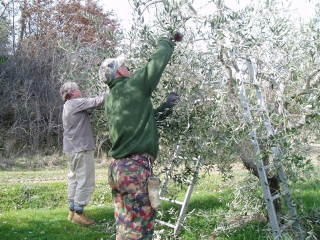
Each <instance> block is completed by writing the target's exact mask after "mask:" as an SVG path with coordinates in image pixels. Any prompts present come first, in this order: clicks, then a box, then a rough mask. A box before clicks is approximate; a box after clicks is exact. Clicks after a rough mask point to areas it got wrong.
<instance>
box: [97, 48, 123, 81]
mask: <svg viewBox="0 0 320 240" xmlns="http://www.w3.org/2000/svg"><path fill="white" fill-rule="evenodd" d="M124 61H125V56H124V55H123V54H121V55H120V56H118V57H116V58H107V59H105V60H103V62H102V63H101V65H100V68H99V78H100V80H101V81H103V82H105V83H108V82H110V81H111V80H112V79H114V78H115V74H116V72H117V71H118V69H119V67H121V66H122V64H123V63H124Z"/></svg>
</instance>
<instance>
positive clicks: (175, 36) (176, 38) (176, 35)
mask: <svg viewBox="0 0 320 240" xmlns="http://www.w3.org/2000/svg"><path fill="white" fill-rule="evenodd" d="M182 38H183V35H182V34H181V33H179V32H176V33H174V34H173V36H172V38H171V41H173V42H181V41H182Z"/></svg>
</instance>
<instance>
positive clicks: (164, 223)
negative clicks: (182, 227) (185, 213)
mask: <svg viewBox="0 0 320 240" xmlns="http://www.w3.org/2000/svg"><path fill="white" fill-rule="evenodd" d="M156 222H157V223H159V224H162V225H165V226H168V227H171V228H173V229H174V228H176V226H175V225H173V224H171V223H167V222H164V221H161V220H158V219H156Z"/></svg>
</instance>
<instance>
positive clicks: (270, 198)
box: [233, 58, 305, 240]
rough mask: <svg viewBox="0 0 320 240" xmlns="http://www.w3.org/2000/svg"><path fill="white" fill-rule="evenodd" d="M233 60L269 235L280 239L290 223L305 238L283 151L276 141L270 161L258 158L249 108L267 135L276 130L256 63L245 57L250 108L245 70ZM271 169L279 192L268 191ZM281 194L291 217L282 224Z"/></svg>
mask: <svg viewBox="0 0 320 240" xmlns="http://www.w3.org/2000/svg"><path fill="white" fill-rule="evenodd" d="M233 64H234V66H235V70H236V79H237V82H238V90H239V97H240V103H241V106H242V108H243V114H244V119H245V121H246V123H247V124H248V125H249V126H253V127H252V128H251V131H250V141H251V143H252V145H253V149H254V154H255V156H256V157H257V159H258V160H257V162H256V166H257V170H258V175H259V179H260V184H261V186H262V190H263V197H264V200H265V203H266V207H267V212H268V218H269V224H270V227H271V231H272V236H273V238H274V239H275V240H280V239H282V237H283V236H284V235H285V234H284V231H285V230H286V229H287V228H289V227H290V226H292V227H293V230H294V232H295V234H297V237H296V238H295V239H299V240H304V239H305V231H304V229H303V228H302V226H301V224H300V222H299V218H298V214H297V211H296V208H295V205H294V203H293V200H292V197H291V194H290V191H289V187H288V179H287V176H286V174H285V171H284V168H283V165H282V163H281V157H282V153H281V149H280V147H279V145H275V146H274V147H272V148H271V152H272V157H273V164H268V165H266V166H265V165H264V162H263V160H262V159H261V149H260V146H259V141H258V137H257V132H256V128H255V127H254V121H253V116H252V114H251V111H252V110H258V111H259V113H260V116H261V120H262V121H263V125H264V127H265V129H266V131H267V138H268V139H270V138H272V137H273V136H274V135H275V133H274V129H273V127H272V124H271V121H270V118H269V113H268V110H267V107H266V103H265V100H264V97H263V95H262V90H261V87H260V84H259V83H258V81H257V79H256V68H255V65H254V64H253V62H252V60H251V59H250V58H247V59H246V63H245V65H246V69H247V70H248V74H249V77H250V82H249V83H250V84H252V85H253V86H254V88H255V93H256V100H257V106H256V108H252V107H251V106H250V104H249V100H248V98H247V94H246V88H245V83H246V81H245V74H244V71H241V70H240V69H239V66H238V65H237V63H236V62H235V61H234V62H233ZM270 169H274V170H275V173H276V175H277V177H278V179H279V181H280V188H281V192H278V193H277V194H275V195H272V194H271V192H270V186H269V182H268V176H267V171H268V170H270ZM280 197H283V200H284V202H285V204H286V206H287V207H288V213H289V217H290V220H288V221H287V222H286V223H285V224H282V225H281V224H280V222H279V216H278V215H279V214H278V213H277V212H276V208H275V205H274V201H275V200H276V199H278V198H280Z"/></svg>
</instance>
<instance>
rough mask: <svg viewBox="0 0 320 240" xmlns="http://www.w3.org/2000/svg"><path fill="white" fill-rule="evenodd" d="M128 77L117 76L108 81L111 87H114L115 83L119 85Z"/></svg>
mask: <svg viewBox="0 0 320 240" xmlns="http://www.w3.org/2000/svg"><path fill="white" fill-rule="evenodd" d="M126 79H127V78H126V77H119V78H115V79H113V80H111V81H110V82H109V83H108V86H109V88H110V89H111V88H113V87H114V86H115V85H117V84H118V83H119V82H122V81H125V80H126Z"/></svg>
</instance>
